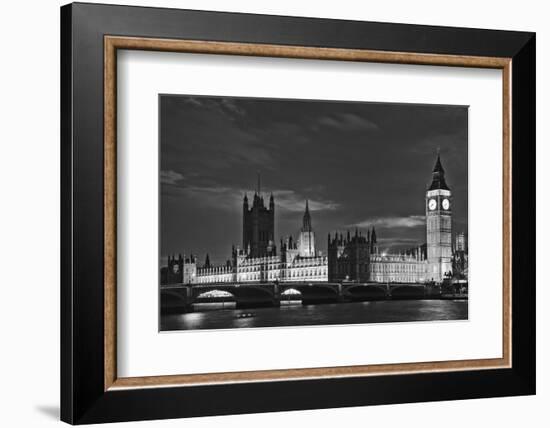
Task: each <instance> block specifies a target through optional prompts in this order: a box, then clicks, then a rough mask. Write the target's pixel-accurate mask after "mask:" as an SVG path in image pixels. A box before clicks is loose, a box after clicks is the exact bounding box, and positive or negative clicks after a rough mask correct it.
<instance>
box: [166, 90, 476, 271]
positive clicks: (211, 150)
mask: <svg viewBox="0 0 550 428" xmlns="http://www.w3.org/2000/svg"><path fill="white" fill-rule="evenodd" d="M160 126H161V130H160V131H161V132H160V135H161V137H160V140H161V141H160V153H161V172H160V180H161V255H162V256H165V255H166V254H169V253H178V252H186V253H189V252H194V253H198V254H200V255H201V257H204V254H205V253H206V252H209V253H210V258H211V260H213V261H216V262H222V261H223V260H225V259H226V258H227V257H228V255H229V250H230V248H231V245H232V244H240V239H241V237H242V231H241V222H242V219H241V210H242V198H243V196H244V194H245V193H247V192H248V194H249V197H250V196H251V193H253V191H254V189H255V187H256V175H257V172H258V171H261V181H262V183H261V187H262V192H263V193H264V196H265V198H266V203H267V199H268V196H269V194H270V193H273V194H274V197H275V204H276V226H275V227H276V230H275V233H276V236H277V237H279V236H283V235H288V234H294V235H295V234H296V232H297V231H298V230H299V227H300V224H301V216H302V212H303V209H304V207H305V200H306V199H308V200H309V206H310V210H311V211H312V220H313V226H314V229H315V231H316V233H317V240H318V241H319V243H320V246H321V249H322V250H324V249H325V247H326V235H327V233H328V232H329V231H335V230H341V231H343V230H345V228H346V227H350V228H355V227H360V228H363V229H364V228H367V227H370V226H373V225H374V226H375V227H376V228H377V232H378V236H379V238H380V242H381V243H382V244H383V245H384V246H386V247H387V248H388V249H394V248H403V247H410V246H412V245H415V244H416V243H423V242H424V241H425V226H424V219H423V216H424V194H425V190H426V186H427V185H428V184H429V181H430V178H431V171H432V168H433V165H434V162H435V157H436V153H437V150H438V149H439V150H440V152H441V156H442V161H443V166H444V167H445V169H446V172H447V182H448V184H449V185H450V186H451V188H452V191H453V198H454V204H453V206H454V211H453V213H454V226H455V230H464V231H466V232H467V188H468V182H467V166H468V151H467V139H468V110H467V107H464V106H438V105H418V104H393V103H356V102H333V101H301V100H280V99H269V100H268V99H257V98H231V97H223V98H221V97H201V96H178V95H162V96H160Z"/></svg>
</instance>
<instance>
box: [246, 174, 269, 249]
mask: <svg viewBox="0 0 550 428" xmlns="http://www.w3.org/2000/svg"><path fill="white" fill-rule="evenodd" d="M274 236H275V201H274V199H273V195H271V197H270V198H269V207H266V206H265V203H264V198H263V196H262V195H261V189H260V176H259V174H258V188H257V189H256V192H254V198H253V200H252V207H250V208H249V205H248V197H247V195H244V200H243V249H244V251H245V252H247V253H248V256H249V257H265V256H268V255H275V252H276V248H275V244H274V242H275V241H274Z"/></svg>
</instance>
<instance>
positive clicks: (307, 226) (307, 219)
mask: <svg viewBox="0 0 550 428" xmlns="http://www.w3.org/2000/svg"><path fill="white" fill-rule="evenodd" d="M302 231H303V232H311V215H310V214H309V201H308V200H307V199H306V211H305V212H304V218H303V220H302Z"/></svg>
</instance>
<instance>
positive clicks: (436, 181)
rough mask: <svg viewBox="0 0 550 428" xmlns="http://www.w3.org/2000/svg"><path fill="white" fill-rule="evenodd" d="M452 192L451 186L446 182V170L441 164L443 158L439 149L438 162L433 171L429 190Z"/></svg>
mask: <svg viewBox="0 0 550 428" xmlns="http://www.w3.org/2000/svg"><path fill="white" fill-rule="evenodd" d="M437 189H443V190H450V189H449V186H447V183H446V182H445V170H444V169H443V165H442V164H441V157H440V155H439V149H438V150H437V160H436V161H435V165H434V169H433V171H432V184H431V185H430V187H429V189H428V190H437Z"/></svg>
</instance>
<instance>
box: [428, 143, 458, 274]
mask: <svg viewBox="0 0 550 428" xmlns="http://www.w3.org/2000/svg"><path fill="white" fill-rule="evenodd" d="M451 229H452V199H451V189H449V186H447V183H446V182H445V170H444V169H443V166H442V165H441V159H440V156H439V153H438V155H437V160H436V162H435V166H434V169H433V172H432V183H431V185H430V187H429V188H428V190H427V191H426V238H427V239H426V243H427V253H428V254H427V256H428V257H427V259H428V271H427V275H426V279H427V280H428V281H435V282H441V281H443V279H444V278H445V276H446V275H450V274H452V240H451V234H452V230H451Z"/></svg>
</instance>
